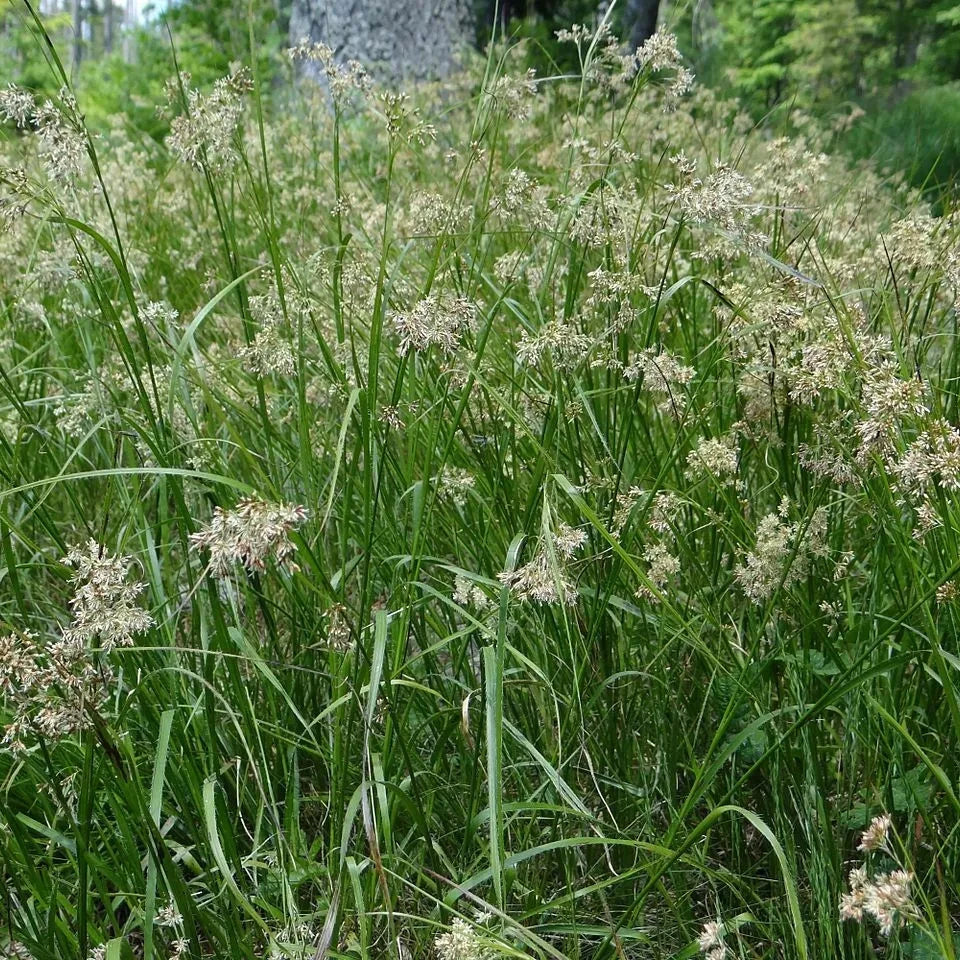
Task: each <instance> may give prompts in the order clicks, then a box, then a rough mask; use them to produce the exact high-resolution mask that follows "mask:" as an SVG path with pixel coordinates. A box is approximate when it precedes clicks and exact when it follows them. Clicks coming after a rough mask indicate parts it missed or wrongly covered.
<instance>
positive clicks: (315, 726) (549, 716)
mask: <svg viewBox="0 0 960 960" xmlns="http://www.w3.org/2000/svg"><path fill="white" fill-rule="evenodd" d="M258 22H259V21H258ZM798 22H799V21H798ZM181 27H182V30H181V29H180V28H178V37H180V38H181V45H180V46H179V47H178V56H180V57H181V59H182V62H181V66H182V67H186V68H187V69H190V70H191V71H193V72H194V77H193V79H192V80H191V81H189V84H187V85H186V88H185V89H184V90H183V91H178V93H180V94H182V95H180V96H176V97H174V100H175V104H174V105H173V107H172V108H171V107H170V105H169V104H166V98H165V96H164V92H163V81H164V80H165V79H166V78H168V77H170V76H172V75H174V74H175V66H174V64H173V63H172V61H168V62H166V63H164V62H163V57H164V56H165V51H167V50H168V49H169V48H168V47H167V46H165V45H164V44H163V43H162V38H161V37H160V36H159V35H158V36H154V37H152V38H150V37H143V38H141V40H140V46H139V55H140V57H141V61H140V62H141V64H142V65H143V66H142V73H141V75H140V76H139V77H135V76H133V75H132V74H131V73H128V72H125V71H127V70H128V68H127V67H126V66H124V65H123V64H121V63H119V62H117V61H116V60H115V59H113V58H109V59H108V67H109V71H111V72H109V73H108V74H106V75H105V77H104V78H103V80H102V86H98V85H97V83H98V81H97V77H96V72H95V71H94V70H93V69H92V64H91V63H89V62H88V63H87V65H86V67H83V68H82V69H81V72H80V74H79V76H78V82H79V86H78V90H77V92H78V98H79V99H78V107H77V109H74V107H73V105H72V101H71V99H70V98H69V97H62V98H60V99H59V100H57V101H56V103H53V104H51V105H50V106H46V105H43V104H39V105H36V104H35V105H33V107H31V109H30V110H28V111H26V112H27V113H28V114H29V117H28V120H27V122H26V123H24V124H23V126H24V129H23V131H22V132H21V134H19V135H18V136H17V137H15V138H10V140H9V141H7V142H5V143H4V144H3V145H2V147H0V150H2V158H0V171H2V173H0V186H2V194H0V213H2V214H3V224H4V231H3V234H2V237H0V266H2V267H3V269H2V270H0V344H2V349H0V722H2V725H3V728H4V733H3V735H2V740H3V743H2V747H0V790H2V794H0V878H2V881H3V884H4V890H5V898H4V909H3V911H2V913H0V951H2V952H4V953H6V954H7V955H9V956H12V957H24V956H29V957H33V958H35V960H64V958H74V957H76V958H80V960H87V958H89V957H93V958H97V960H99V958H100V957H105V958H106V960H120V958H124V957H131V956H136V957H143V958H144V960H166V958H177V960H221V958H227V957H229V958H230V960H261V958H264V957H271V958H288V960H313V958H316V957H317V956H318V955H319V956H321V957H323V956H329V957H331V958H335V960H372V958H378V960H379V958H381V957H388V958H389V957H396V960H405V958H412V960H421V958H436V960H497V958H499V957H503V958H506V957H512V958H518V960H519V958H530V960H583V958H590V960H620V958H623V957H630V956H637V957H644V958H650V960H681V958H682V960H692V958H694V957H697V956H703V957H704V960H707V958H709V960H717V958H718V957H719V956H727V957H730V958H733V957H737V958H739V960H773V958H777V960H815V958H816V960H819V958H830V960H871V958H874V957H876V956H878V955H880V953H881V951H882V953H883V955H884V956H889V957H891V958H896V957H898V956H900V957H902V956H913V957H917V958H929V957H932V956H942V957H946V958H948V960H956V952H957V951H956V949H955V947H954V942H955V940H954V932H955V927H956V922H955V918H956V916H957V915H958V910H960V903H958V893H957V891H958V890H960V846H958V844H957V843H956V838H957V832H958V824H960V796H958V792H960V788H958V783H960V759H958V758H960V751H958V745H960V655H958V646H957V638H958V636H960V539H958V537H957V531H958V529H960V503H958V501H957V496H956V492H957V490H958V489H960V429H958V428H957V427H956V422H957V419H958V412H960V318H958V313H957V309H956V299H957V294H958V291H960V240H958V233H960V231H958V225H960V220H958V218H957V216H956V215H950V214H947V215H945V216H942V217H937V216H933V215H932V214H931V211H930V210H929V209H928V208H927V207H926V206H925V205H924V203H923V199H922V197H921V196H920V195H919V193H918V192H917V191H915V190H911V189H910V188H908V187H907V186H904V185H903V183H902V182H900V181H899V179H898V178H895V177H894V178H888V177H886V176H885V175H883V174H881V173H878V172H877V170H876V168H875V167H874V166H872V165H871V164H869V163H860V164H859V165H856V166H852V165H851V164H850V162H849V161H848V160H847V159H846V158H844V157H842V156H841V157H838V156H831V155H827V154H826V153H822V152H821V151H822V150H824V149H825V148H826V147H827V146H828V145H829V142H830V141H831V139H832V137H833V135H832V134H825V133H823V132H821V131H820V130H819V128H818V127H817V125H816V124H815V123H811V122H808V123H807V124H806V129H805V135H804V137H802V138H801V137H797V138H793V139H791V138H789V137H783V136H781V135H780V134H781V133H782V129H781V127H782V125H781V124H780V123H779V117H778V118H777V121H778V122H777V123H776V124H774V125H772V126H766V125H760V126H757V125H756V124H755V123H754V122H753V120H752V118H751V116H750V115H749V114H748V113H746V112H744V111H743V110H742V109H741V107H740V105H739V103H738V102H736V101H732V100H729V99H724V98H723V97H720V96H718V95H717V94H716V93H715V92H714V91H711V90H709V89H700V90H696V91H694V93H693V94H692V95H691V96H689V97H684V98H678V96H676V94H677V85H678V84H677V81H678V78H679V80H681V81H682V80H683V76H682V74H680V73H679V72H678V71H679V68H680V66H681V65H682V64H681V62H680V60H679V58H678V57H675V56H674V54H673V52H672V49H671V47H670V45H669V44H664V45H662V46H661V47H660V50H659V53H660V57H661V58H662V59H661V60H660V61H658V64H657V69H656V70H653V69H652V68H651V67H649V66H645V67H643V68H642V69H640V70H639V72H634V71H633V70H631V69H625V67H624V63H623V61H622V59H621V56H620V54H619V51H617V50H614V49H611V48H608V47H606V46H604V45H602V44H601V45H599V46H598V48H596V49H594V53H593V54H592V55H591V56H586V55H584V63H583V68H584V72H583V75H573V76H569V77H551V78H549V79H546V80H544V81H543V82H541V83H539V84H537V85H531V84H530V83H529V82H528V80H527V77H526V73H525V68H526V59H525V58H526V55H527V51H525V50H522V51H517V52H511V51H506V52H505V54H504V57H503V59H502V60H499V59H496V60H495V59H494V58H493V57H492V56H491V62H490V63H489V64H487V65H486V68H487V69H486V70H484V68H483V66H482V65H481V66H477V65H474V68H473V70H472V71H471V72H468V73H466V74H464V75H461V76H457V77H454V78H452V79H450V80H448V81H447V82H446V83H444V84H433V85H430V86H428V87H424V88H423V89H419V90H413V91H410V96H409V97H402V96H399V95H398V93H397V91H395V90H383V89H380V90H370V89H368V88H367V86H366V84H365V83H363V82H362V81H361V80H360V79H359V78H358V77H357V75H356V74H351V73H346V74H345V75H343V76H342V77H340V79H341V80H342V85H341V84H334V85H333V90H335V91H336V93H337V96H336V97H332V96H331V95H329V91H323V90H320V89H318V88H316V87H314V86H312V85H311V84H310V83H309V82H307V81H305V80H304V81H302V82H301V83H300V84H299V85H298V86H291V87H289V88H285V89H280V90H273V91H270V90H268V88H267V82H268V77H269V71H268V70H266V69H264V70H263V71H261V70H260V69H257V70H243V69H239V70H231V72H230V75H229V76H226V77H221V78H218V79H216V80H214V79H213V78H212V76H211V73H212V72H213V71H214V70H216V69H219V67H220V66H222V65H223V63H224V58H225V57H228V56H230V55H231V54H232V52H233V51H234V49H235V48H234V44H235V43H240V42H241V39H240V35H239V32H238V31H233V30H232V29H230V30H227V31H226V33H225V35H224V36H225V39H223V40H222V42H221V43H218V45H217V46H216V48H211V49H209V50H208V49H205V48H204V46H203V44H202V42H201V41H200V39H199V38H200V37H201V36H202V33H201V32H197V31H200V30H202V24H197V23H194V24H192V25H191V24H186V23H183V24H181ZM694 34H695V31H694V30H693V27H692V26H691V34H690V35H691V36H693V35H694ZM814 35H815V36H817V37H819V39H818V40H817V41H816V42H817V43H820V42H826V40H827V38H824V37H822V35H821V34H820V33H818V32H815V33H814V34H809V36H814ZM792 42H793V43H794V46H793V47H792V48H791V50H793V51H796V50H798V49H800V50H802V49H809V48H810V46H811V45H812V44H813V41H812V40H809V39H808V40H807V41H804V42H805V43H807V46H806V47H804V46H803V44H802V43H801V42H800V40H799V39H796V38H795V40H794V41H792ZM581 49H582V50H584V51H586V50H587V49H591V47H590V44H589V43H583V44H582V47H581ZM498 52H500V51H498ZM254 53H255V55H256V56H257V57H258V60H257V61H256V62H255V63H254V64H252V65H248V66H258V65H259V64H260V63H261V62H262V61H261V60H260V59H259V57H260V56H261V51H260V49H259V48H257V50H256V51H255V52H254ZM272 53H273V51H272V48H270V47H268V49H267V51H265V52H264V53H263V56H265V57H266V58H267V61H268V62H270V59H271V58H272ZM564 56H565V55H564ZM783 56H784V57H787V56H793V54H792V53H789V52H785V53H784V54H783ZM804 56H806V55H805V54H804ZM171 57H172V52H171ZM579 62H580V61H579V59H578V61H577V63H578V65H579ZM799 63H800V61H799V60H796V59H795V60H792V61H791V62H790V65H791V70H797V69H800V66H798V64H799ZM790 76H792V74H790ZM791 82H792V81H791ZM824 82H827V81H826V80H824ZM67 83H68V78H67V77H65V76H60V75H54V76H53V77H52V78H51V83H50V88H52V89H58V88H59V87H60V86H61V85H65V84H67ZM117 83H124V84H127V85H129V88H130V89H129V97H127V94H126V93H125V94H124V95H123V96H120V95H118V94H117V92H116V91H115V90H114V89H113V87H114V86H115V84H117ZM680 86H683V84H682V83H681V84H680ZM758 89H759V88H758ZM268 94H270V95H269V96H268ZM140 97H144V100H143V101H141V100H140V99H139V98H140ZM0 104H3V106H4V109H5V110H8V111H9V112H11V113H12V112H13V111H14V108H16V110H18V111H21V112H22V111H23V110H25V107H24V104H28V105H29V98H27V97H25V96H24V95H23V94H22V92H21V91H16V90H14V91H9V90H4V91H3V93H2V99H0ZM114 104H116V105H119V106H120V107H121V108H123V107H126V109H127V111H128V112H127V114H126V116H127V117H128V118H130V119H129V121H128V122H127V123H126V124H124V125H120V124H116V123H115V122H113V121H114V118H113V117H112V116H110V108H111V105H114ZM159 105H165V109H167V111H168V113H167V115H166V117H165V119H164V120H163V126H162V127H161V126H160V125H159V123H158V121H157V119H156V118H155V116H154V109H155V107H156V106H159ZM137 124H139V125H140V126H137ZM854 129H856V128H854ZM164 133H168V134H169V135H168V136H166V137H164V138H163V139H162V141H160V140H159V138H161V136H162V135H163V134H164ZM74 544H79V545H80V548H81V549H80V550H79V551H78V550H75V549H72V547H73V545H74ZM65 559H66V560H67V561H68V562H67V563H65V562H64V560H65ZM8 725H9V726H8ZM883 812H886V813H889V814H890V815H891V817H892V818H893V819H892V825H890V826H889V827H885V828H884V829H883V834H884V836H883V842H882V843H879V842H878V843H876V844H873V845H872V846H873V849H871V850H870V851H869V852H867V851H865V850H864V849H858V844H861V831H863V830H864V828H866V827H867V826H868V824H869V823H870V821H871V820H873V818H874V817H876V816H877V815H878V814H881V813H883ZM881 823H883V821H881ZM861 846H862V845H861ZM854 865H858V866H859V865H862V866H863V868H864V873H863V876H862V879H863V882H864V883H867V882H868V880H869V882H874V881H875V880H876V878H877V877H882V876H883V875H884V874H886V873H889V871H891V870H894V869H897V868H902V869H904V870H909V871H911V872H912V877H911V878H910V891H909V896H907V895H906V894H904V898H905V899H904V901H903V902H901V903H899V914H898V915H897V916H896V917H895V918H894V920H895V922H891V927H890V930H889V931H888V933H887V934H883V933H881V932H880V925H879V923H878V920H879V919H880V916H878V913H879V911H880V909H881V908H882V907H883V906H884V904H883V902H882V899H881V898H880V894H881V893H882V892H883V891H882V890H879V891H877V890H874V894H876V896H874V897H873V898H872V899H869V900H867V901H865V905H863V904H862V905H861V906H863V908H864V910H865V913H863V914H862V915H861V917H860V921H861V922H854V919H851V920H849V921H845V922H841V919H840V916H839V911H838V904H839V903H840V901H841V897H842V896H844V895H847V896H848V897H849V896H851V895H852V894H851V886H850V884H851V879H850V872H851V867H853V866H854ZM854 876H855V878H856V877H857V876H859V874H855V875H854ZM905 882H906V880H905V878H904V877H900V878H899V884H900V887H899V889H900V890H901V892H902V891H903V888H904V884H905ZM888 906H889V904H888ZM848 908H849V901H848ZM848 912H849V913H850V914H851V917H855V916H856V912H855V910H849V909H848ZM478 914H479V916H478ZM717 921H719V923H720V926H719V928H714V927H713V926H710V925H708V924H713V923H716V922H717ZM701 938H702V939H701ZM711 940H719V941H722V946H721V945H720V944H719V943H717V944H714V945H710V944H708V947H709V949H710V950H711V953H710V954H706V951H705V950H701V946H702V945H703V944H704V943H705V942H706V941H711Z"/></svg>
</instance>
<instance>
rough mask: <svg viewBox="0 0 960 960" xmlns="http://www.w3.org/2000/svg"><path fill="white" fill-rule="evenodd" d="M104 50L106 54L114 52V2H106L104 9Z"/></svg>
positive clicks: (106, 0) (108, 0) (109, 0)
mask: <svg viewBox="0 0 960 960" xmlns="http://www.w3.org/2000/svg"><path fill="white" fill-rule="evenodd" d="M103 49H104V52H105V53H110V52H111V51H112V50H113V0H105V3H104V7H103Z"/></svg>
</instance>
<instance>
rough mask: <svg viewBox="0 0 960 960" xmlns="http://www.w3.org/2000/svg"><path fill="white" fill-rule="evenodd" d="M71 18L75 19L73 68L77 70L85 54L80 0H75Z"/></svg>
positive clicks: (72, 5)
mask: <svg viewBox="0 0 960 960" xmlns="http://www.w3.org/2000/svg"><path fill="white" fill-rule="evenodd" d="M70 19H71V20H72V21H73V69H74V70H76V69H77V67H79V66H80V57H81V56H82V55H83V36H82V34H83V6H82V5H81V2H80V0H73V2H72V4H71V11H70Z"/></svg>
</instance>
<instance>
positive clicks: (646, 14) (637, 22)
mask: <svg viewBox="0 0 960 960" xmlns="http://www.w3.org/2000/svg"><path fill="white" fill-rule="evenodd" d="M659 12H660V0H627V3H626V7H625V9H624V18H625V19H626V22H627V28H628V29H629V31H630V46H631V47H639V46H642V45H643V41H644V40H648V39H649V38H650V37H652V36H653V35H654V33H656V32H657V15H658V14H659Z"/></svg>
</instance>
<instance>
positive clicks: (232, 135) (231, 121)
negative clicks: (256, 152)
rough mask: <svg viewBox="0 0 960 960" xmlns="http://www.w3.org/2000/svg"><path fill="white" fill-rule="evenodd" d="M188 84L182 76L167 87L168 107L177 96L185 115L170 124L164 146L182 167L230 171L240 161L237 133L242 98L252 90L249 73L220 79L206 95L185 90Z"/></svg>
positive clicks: (243, 72)
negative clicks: (228, 169)
mask: <svg viewBox="0 0 960 960" xmlns="http://www.w3.org/2000/svg"><path fill="white" fill-rule="evenodd" d="M189 81H190V77H189V75H187V74H183V75H181V77H180V80H179V82H175V83H168V85H167V90H168V97H169V99H170V102H171V103H174V102H176V100H177V94H178V93H179V94H180V97H179V99H182V100H184V101H185V104H184V106H185V109H184V112H183V113H182V114H180V115H179V116H176V117H174V118H173V120H172V121H171V122H170V135H169V136H168V137H167V146H168V147H169V148H170V149H171V151H173V153H174V154H176V155H177V156H178V157H179V158H180V159H181V160H182V161H183V162H184V163H188V164H190V165H191V166H193V167H197V168H198V169H201V168H202V167H203V166H204V165H207V167H209V168H210V169H211V170H214V171H220V170H224V169H226V168H228V167H231V166H232V165H233V164H234V163H235V162H236V161H237V159H238V157H239V153H238V151H237V144H236V133H237V127H238V125H239V123H240V118H241V117H242V115H243V98H244V95H245V94H246V93H247V92H248V91H249V90H251V89H252V86H253V84H252V81H251V79H250V73H249V71H248V70H247V69H246V68H241V69H240V70H237V71H236V72H235V73H231V74H230V75H229V76H226V77H221V78H220V79H219V80H217V81H216V82H215V83H214V85H213V90H212V91H211V92H210V93H209V94H208V95H204V94H202V93H201V92H200V91H199V90H196V89H191V90H187V89H186V87H187V84H188V83H189Z"/></svg>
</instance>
